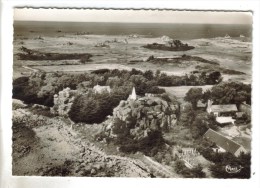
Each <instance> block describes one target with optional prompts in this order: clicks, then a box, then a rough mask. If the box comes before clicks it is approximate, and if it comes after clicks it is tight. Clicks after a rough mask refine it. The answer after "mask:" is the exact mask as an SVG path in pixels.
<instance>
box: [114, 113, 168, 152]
mask: <svg viewBox="0 0 260 188" xmlns="http://www.w3.org/2000/svg"><path fill="white" fill-rule="evenodd" d="M133 125H134V124H127V123H126V122H125V121H122V120H120V119H117V118H116V119H115V120H114V126H113V133H114V134H116V135H117V137H116V140H115V143H116V144H117V145H118V146H119V150H120V151H122V152H125V153H135V152H137V151H140V152H143V153H144V154H145V155H148V156H154V155H155V154H156V153H157V152H158V151H160V150H161V149H162V148H163V147H164V146H165V141H164V139H163V137H162V132H161V131H152V132H150V133H148V136H147V137H144V138H142V139H141V140H134V139H133V137H131V134H130V129H131V128H132V126H133Z"/></svg>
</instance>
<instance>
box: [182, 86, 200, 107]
mask: <svg viewBox="0 0 260 188" xmlns="http://www.w3.org/2000/svg"><path fill="white" fill-rule="evenodd" d="M202 97H203V93H202V88H190V89H189V91H188V92H187V93H186V95H185V97H184V100H185V101H187V102H190V103H191V104H192V108H193V109H194V110H195V109H196V108H197V103H198V101H199V100H200V99H202Z"/></svg>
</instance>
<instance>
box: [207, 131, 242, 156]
mask: <svg viewBox="0 0 260 188" xmlns="http://www.w3.org/2000/svg"><path fill="white" fill-rule="evenodd" d="M204 138H206V139H207V140H209V141H211V142H214V143H215V144H216V145H217V146H219V147H221V148H223V149H224V150H226V151H227V152H230V153H232V154H233V155H234V154H235V153H236V151H237V150H238V149H239V148H240V147H242V146H241V145H240V144H238V143H236V142H234V141H233V140H230V139H228V138H227V137H225V136H223V135H221V134H220V133H218V132H216V131H214V130H212V129H209V130H208V131H207V132H206V133H205V134H204Z"/></svg>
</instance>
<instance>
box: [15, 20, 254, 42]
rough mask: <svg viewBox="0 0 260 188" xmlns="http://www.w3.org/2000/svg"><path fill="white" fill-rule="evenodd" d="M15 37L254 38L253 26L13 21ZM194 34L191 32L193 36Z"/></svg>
mask: <svg viewBox="0 0 260 188" xmlns="http://www.w3.org/2000/svg"><path fill="white" fill-rule="evenodd" d="M176 26H178V27H176ZM14 30H15V33H17V34H18V33H19V34H23V35H30V34H32V33H33V32H35V33H37V34H41V35H46V36H55V35H57V31H59V32H60V33H76V32H86V33H90V34H98V35H104V34H106V35H131V34H138V35H145V36H147V37H152V38H153V37H160V36H162V35H167V36H169V37H172V38H178V39H181V40H186V39H197V38H215V37H224V36H225V35H226V34H228V35H229V36H230V37H239V36H240V35H243V36H245V37H251V35H252V25H246V24H233V25H228V24H172V23H115V22H50V21H40V22H35V21H14ZM191 31H192V32H191Z"/></svg>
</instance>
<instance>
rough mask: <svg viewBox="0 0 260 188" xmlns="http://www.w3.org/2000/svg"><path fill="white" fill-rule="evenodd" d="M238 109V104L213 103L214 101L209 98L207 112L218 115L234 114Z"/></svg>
mask: <svg viewBox="0 0 260 188" xmlns="http://www.w3.org/2000/svg"><path fill="white" fill-rule="evenodd" d="M237 111H238V110H237V106H236V105H235V104H225V105H212V101H211V100H208V106H207V112H208V113H209V114H210V113H213V114H214V115H215V116H216V117H218V116H228V115H229V116H230V115H231V116H234V115H235V114H236V112H237Z"/></svg>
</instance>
